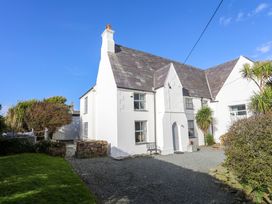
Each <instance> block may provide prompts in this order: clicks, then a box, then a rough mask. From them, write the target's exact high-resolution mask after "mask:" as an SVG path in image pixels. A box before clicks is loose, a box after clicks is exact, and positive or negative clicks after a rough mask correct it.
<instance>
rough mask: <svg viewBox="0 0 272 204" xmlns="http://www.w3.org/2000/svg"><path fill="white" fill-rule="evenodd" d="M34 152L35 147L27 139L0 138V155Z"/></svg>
mask: <svg viewBox="0 0 272 204" xmlns="http://www.w3.org/2000/svg"><path fill="white" fill-rule="evenodd" d="M27 152H35V145H34V144H33V143H32V142H31V141H30V140H29V139H28V138H8V139H7V138H0V155H11V154H18V153H27Z"/></svg>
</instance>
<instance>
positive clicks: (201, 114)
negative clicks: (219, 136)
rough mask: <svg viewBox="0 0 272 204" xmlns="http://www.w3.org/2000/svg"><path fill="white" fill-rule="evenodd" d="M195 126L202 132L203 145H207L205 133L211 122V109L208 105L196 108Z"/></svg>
mask: <svg viewBox="0 0 272 204" xmlns="http://www.w3.org/2000/svg"><path fill="white" fill-rule="evenodd" d="M196 123H197V126H198V127H199V128H200V129H201V130H202V132H203V134H204V140H205V145H207V134H208V130H209V127H210V125H211V124H212V110H211V109H210V108H209V107H208V106H204V107H202V108H201V109H199V110H198V112H197V114H196Z"/></svg>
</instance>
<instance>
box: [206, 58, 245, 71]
mask: <svg viewBox="0 0 272 204" xmlns="http://www.w3.org/2000/svg"><path fill="white" fill-rule="evenodd" d="M239 59H240V57H237V58H235V59H232V60H228V61H226V62H223V63H221V64H217V65H214V66H212V67H209V68H207V69H205V70H204V71H205V72H206V71H208V70H211V69H216V68H218V67H219V66H222V65H225V64H228V63H231V62H235V61H238V60H239Z"/></svg>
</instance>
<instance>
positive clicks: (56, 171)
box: [0, 154, 95, 204]
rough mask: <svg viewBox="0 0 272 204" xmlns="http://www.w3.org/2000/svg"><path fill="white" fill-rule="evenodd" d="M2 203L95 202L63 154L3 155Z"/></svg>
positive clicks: (0, 171) (0, 168) (0, 173)
mask: <svg viewBox="0 0 272 204" xmlns="http://www.w3.org/2000/svg"><path fill="white" fill-rule="evenodd" d="M0 203H1V204H4V203H9V204H10V203H20V204H23V203H27V204H31V203H37V204H38V203H47V204H48V203H57V204H61V203H80V204H81V203H95V199H94V196H93V195H92V194H91V193H90V192H89V190H88V189H87V187H86V186H85V185H84V183H83V182H82V181H81V180H80V178H79V176H78V175H76V174H75V173H74V172H73V171H72V169H71V167H70V165H69V164H68V163H67V162H66V161H65V160H64V159H63V158H59V157H51V156H47V155H44V154H17V155H12V156H3V157H0Z"/></svg>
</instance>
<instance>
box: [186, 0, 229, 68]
mask: <svg viewBox="0 0 272 204" xmlns="http://www.w3.org/2000/svg"><path fill="white" fill-rule="evenodd" d="M223 1H224V0H221V1H220V3H219V4H218V6H217V7H216V9H215V10H214V12H213V15H212V16H211V18H210V20H209V21H208V23H207V24H206V26H205V28H204V29H203V31H202V32H201V34H200V36H199V37H198V39H197V41H196V43H195V44H194V46H193V47H192V49H191V50H190V52H189V54H188V55H187V57H186V58H185V60H184V62H183V64H185V63H186V62H187V60H188V59H189V57H190V56H191V54H192V52H193V51H194V49H195V47H196V45H197V44H198V42H199V41H200V39H201V38H202V36H203V35H204V33H205V31H206V30H207V28H208V26H209V25H210V23H211V22H212V20H213V18H214V16H215V14H216V13H217V11H218V10H219V8H220V6H221V4H222V3H223Z"/></svg>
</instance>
